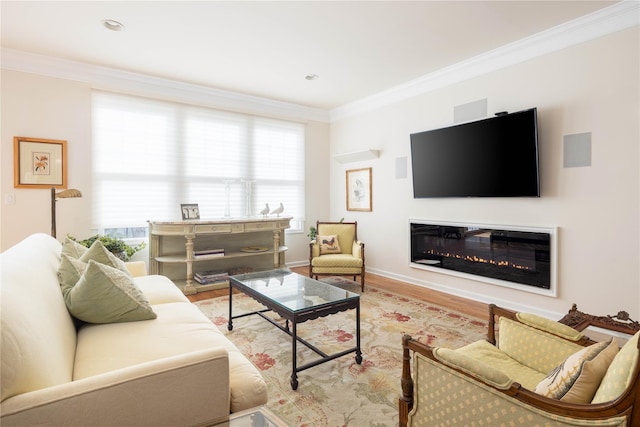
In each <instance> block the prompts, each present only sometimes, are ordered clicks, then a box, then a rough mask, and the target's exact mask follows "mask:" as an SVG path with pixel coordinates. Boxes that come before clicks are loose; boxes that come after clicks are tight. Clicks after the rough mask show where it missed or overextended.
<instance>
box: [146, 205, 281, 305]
mask: <svg viewBox="0 0 640 427" xmlns="http://www.w3.org/2000/svg"><path fill="white" fill-rule="evenodd" d="M290 221H291V217H277V218H230V219H216V220H186V221H148V222H149V271H150V273H151V274H162V275H164V276H167V277H168V278H170V279H171V280H172V281H173V282H174V283H175V284H176V285H177V286H178V287H179V288H180V289H181V290H182V291H183V292H184V294H186V295H191V294H195V293H197V292H203V291H208V290H211V289H221V288H225V287H227V286H228V281H220V282H217V283H207V284H200V283H198V282H196V281H195V280H194V274H196V273H199V272H211V271H215V272H221V273H224V272H237V271H243V270H246V271H259V270H272V269H274V268H280V267H283V266H284V265H285V256H284V255H285V251H286V250H287V247H286V246H285V242H284V230H285V229H287V228H289V227H290V225H289V223H290Z"/></svg>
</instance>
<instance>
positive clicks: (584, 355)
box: [533, 339, 618, 403]
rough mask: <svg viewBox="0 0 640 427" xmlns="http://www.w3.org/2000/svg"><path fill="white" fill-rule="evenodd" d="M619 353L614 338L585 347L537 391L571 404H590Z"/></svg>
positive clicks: (553, 372) (570, 357)
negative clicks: (616, 354)
mask: <svg viewBox="0 0 640 427" xmlns="http://www.w3.org/2000/svg"><path fill="white" fill-rule="evenodd" d="M607 349H610V350H609V351H606V350H607ZM617 352H618V346H617V344H616V342H615V340H613V339H611V340H610V341H603V342H600V343H597V344H593V345H590V346H588V347H585V348H583V349H582V350H580V351H578V352H576V353H574V354H572V355H571V356H569V357H567V358H566V359H565V360H564V361H563V362H562V363H560V364H559V365H558V366H556V367H555V368H554V369H553V370H552V371H551V372H550V373H549V375H547V376H546V377H545V378H544V379H543V380H542V381H540V383H539V384H538V385H537V386H536V388H535V389H534V390H533V391H534V392H536V393H538V394H541V395H543V396H546V397H550V398H552V399H560V400H563V401H566V402H570V403H588V402H590V401H591V399H592V398H593V394H594V393H595V391H596V389H597V388H598V385H599V384H600V381H601V380H602V377H603V376H604V374H605V372H606V370H607V368H608V367H609V363H611V360H612V359H613V357H614V356H615V353H617ZM591 362H593V363H591Z"/></svg>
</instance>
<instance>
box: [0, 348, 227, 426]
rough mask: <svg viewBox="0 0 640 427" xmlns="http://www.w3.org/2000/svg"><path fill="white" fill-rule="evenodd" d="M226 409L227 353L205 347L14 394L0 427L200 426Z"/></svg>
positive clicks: (4, 408) (7, 402)
mask: <svg viewBox="0 0 640 427" xmlns="http://www.w3.org/2000/svg"><path fill="white" fill-rule="evenodd" d="M229 408H230V396H229V356H228V353H227V351H226V350H224V349H207V350H201V351H195V352H192V353H188V354H184V355H179V356H174V357H168V358H165V359H161V360H157V361H153V362H149V363H143V364H139V365H135V366H131V367H127V368H123V369H118V370H116V371H112V372H107V373H104V374H100V375H96V376H94V377H89V378H84V379H80V380H77V381H71V382H69V383H65V384H60V385H57V386H54V387H49V388H45V389H41V390H37V391H33V392H28V393H24V394H21V395H17V396H13V397H11V398H9V399H6V400H5V401H3V402H2V404H1V405H0V412H1V413H2V418H1V419H0V423H1V424H2V426H3V427H10V426H24V425H38V426H61V425H64V426H78V427H80V426H89V425H90V426H114V425H119V426H134V425H154V426H177V425H204V424H205V423H213V424H215V421H218V420H221V419H223V418H224V417H226V416H228V414H229ZM207 425H208V424H207Z"/></svg>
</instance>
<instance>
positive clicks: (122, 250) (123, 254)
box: [67, 234, 147, 261]
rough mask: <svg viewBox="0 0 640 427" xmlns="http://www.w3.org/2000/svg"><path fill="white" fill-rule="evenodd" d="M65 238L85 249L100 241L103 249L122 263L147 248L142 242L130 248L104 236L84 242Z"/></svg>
mask: <svg viewBox="0 0 640 427" xmlns="http://www.w3.org/2000/svg"><path fill="white" fill-rule="evenodd" d="M67 237H68V238H69V239H71V240H74V241H76V242H78V243H80V244H81V245H82V246H86V247H87V248H89V247H91V245H92V244H93V242H95V241H96V240H100V241H101V242H102V244H103V245H104V247H105V248H107V250H108V251H109V252H111V253H112V254H114V255H115V256H117V257H118V258H120V259H121V260H123V261H128V260H129V258H131V257H132V256H133V254H135V253H136V252H138V251H140V250H142V249H144V248H145V247H146V246H147V244H146V243H145V242H142V243H140V244H138V245H135V246H131V245H128V244H127V243H125V241H124V240H122V239H119V238H117V237H111V236H105V235H100V234H96V235H95V236H91V237H89V238H86V239H84V240H77V239H76V238H74V237H73V236H71V235H68V236H67Z"/></svg>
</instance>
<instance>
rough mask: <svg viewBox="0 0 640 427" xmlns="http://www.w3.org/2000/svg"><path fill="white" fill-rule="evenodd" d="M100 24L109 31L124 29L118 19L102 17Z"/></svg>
mask: <svg viewBox="0 0 640 427" xmlns="http://www.w3.org/2000/svg"><path fill="white" fill-rule="evenodd" d="M102 25H103V26H104V27H105V28H106V29H107V30H111V31H122V30H124V25H123V24H121V23H120V22H118V21H115V20H113V19H104V20H103V21H102Z"/></svg>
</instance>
